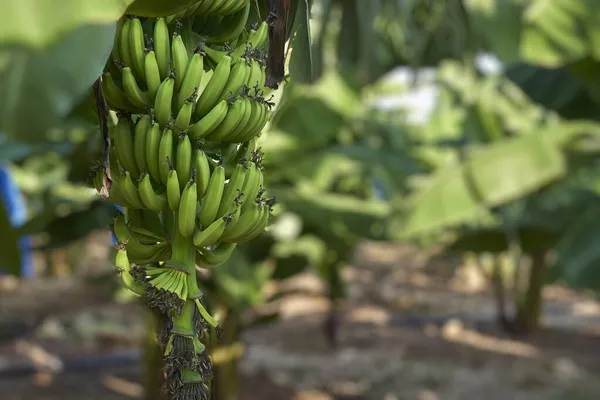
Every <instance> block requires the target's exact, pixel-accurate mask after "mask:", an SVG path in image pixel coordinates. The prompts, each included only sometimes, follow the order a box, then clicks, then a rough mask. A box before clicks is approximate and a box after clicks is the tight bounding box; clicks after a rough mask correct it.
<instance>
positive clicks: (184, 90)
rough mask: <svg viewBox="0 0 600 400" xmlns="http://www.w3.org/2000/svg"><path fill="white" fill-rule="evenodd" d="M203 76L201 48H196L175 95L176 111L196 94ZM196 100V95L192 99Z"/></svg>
mask: <svg viewBox="0 0 600 400" xmlns="http://www.w3.org/2000/svg"><path fill="white" fill-rule="evenodd" d="M203 75H204V57H203V53H202V52H201V47H200V46H198V47H196V48H195V49H194V55H192V58H191V60H190V62H189V64H188V67H187V69H186V71H185V76H184V77H183V82H182V83H181V88H180V89H179V93H177V99H176V106H177V108H178V109H179V108H181V107H183V105H184V103H185V102H186V101H187V100H188V99H189V98H190V97H191V96H192V94H194V93H196V94H197V93H198V88H199V87H200V83H201V82H202V76H203ZM196 98H197V95H196V96H195V97H194V100H196Z"/></svg>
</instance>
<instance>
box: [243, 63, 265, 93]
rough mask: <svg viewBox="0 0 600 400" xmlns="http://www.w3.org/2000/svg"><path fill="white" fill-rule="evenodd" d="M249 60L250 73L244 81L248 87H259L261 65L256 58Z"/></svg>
mask: <svg viewBox="0 0 600 400" xmlns="http://www.w3.org/2000/svg"><path fill="white" fill-rule="evenodd" d="M250 62H251V66H250V74H249V76H248V80H247V81H246V85H247V86H248V87H255V86H256V87H260V81H261V75H262V70H261V65H260V63H259V62H258V61H256V60H250Z"/></svg>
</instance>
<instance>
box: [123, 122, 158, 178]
mask: <svg viewBox="0 0 600 400" xmlns="http://www.w3.org/2000/svg"><path fill="white" fill-rule="evenodd" d="M151 125H152V117H151V116H150V115H148V114H143V115H142V116H140V118H139V119H138V120H137V122H136V123H135V128H134V134H133V155H134V158H135V164H136V165H137V167H138V170H139V171H140V172H142V171H145V170H146V169H147V167H146V137H147V136H148V131H149V130H150V127H151ZM117 151H118V150H117Z"/></svg>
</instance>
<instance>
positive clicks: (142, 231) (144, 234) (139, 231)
mask: <svg viewBox="0 0 600 400" xmlns="http://www.w3.org/2000/svg"><path fill="white" fill-rule="evenodd" d="M129 232H131V235H132V236H133V238H134V239H135V240H137V241H138V242H140V243H143V244H155V243H158V242H164V241H165V240H166V239H167V238H166V237H165V236H163V235H158V234H156V233H155V232H153V231H151V230H148V229H146V228H140V227H137V226H129Z"/></svg>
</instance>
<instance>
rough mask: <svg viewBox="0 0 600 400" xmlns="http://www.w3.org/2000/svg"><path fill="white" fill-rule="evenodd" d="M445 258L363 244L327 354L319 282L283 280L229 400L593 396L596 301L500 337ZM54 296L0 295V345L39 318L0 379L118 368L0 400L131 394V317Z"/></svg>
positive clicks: (11, 383) (481, 301) (5, 383)
mask: <svg viewBox="0 0 600 400" xmlns="http://www.w3.org/2000/svg"><path fill="white" fill-rule="evenodd" d="M455 263H456V262H455V261H453V260H448V259H432V258H429V257H426V256H424V255H423V254H421V253H419V252H417V251H415V250H413V249H411V248H408V247H406V246H398V245H390V244H377V245H375V244H368V245H365V246H363V247H362V248H361V249H360V251H359V252H358V255H357V257H356V260H355V262H354V265H352V266H349V267H348V268H347V269H346V271H345V274H344V275H345V279H346V280H347V281H348V282H349V283H350V290H349V292H350V296H349V297H350V298H349V299H348V301H347V302H346V303H344V304H343V305H342V307H341V313H340V315H341V317H340V321H341V323H340V332H341V334H340V344H339V346H338V348H337V349H331V348H329V347H328V346H327V345H326V342H325V339H324V337H323V335H322V330H321V324H322V321H323V318H324V316H325V313H326V311H327V302H326V301H325V300H324V299H323V297H322V296H321V289H320V283H319V282H318V280H316V279H315V278H314V277H313V276H311V275H310V274H307V275H304V276H302V277H300V278H297V279H294V280H293V281H290V282H287V283H286V285H287V286H294V287H297V288H299V289H302V291H303V292H305V293H306V294H303V295H294V296H292V297H289V298H286V299H285V300H284V301H283V302H282V303H281V304H280V305H279V306H280V307H281V310H282V314H283V319H282V320H281V321H279V322H277V323H276V324H274V325H270V326H264V327H262V328H260V329H255V330H253V331H250V332H247V333H246V334H245V335H244V339H245V341H246V343H247V349H246V354H245V357H244V359H243V361H242V365H241V369H242V372H243V382H242V388H243V389H242V396H241V398H242V399H243V400H259V399H261V400H262V399H272V400H292V399H296V400H300V399H302V400H321V399H323V400H325V399H340V400H341V399H357V400H358V399H364V400H371V399H373V400H375V399H377V400H395V399H398V400H399V399H406V400H409V399H410V400H435V399H443V400H459V399H460V400H462V399H467V400H468V399H477V400H478V399H481V398H483V397H485V398H486V400H504V399H506V400H512V399H515V400H519V399H528V400H530V399H533V400H535V399H549V400H554V399H557V400H558V399H567V398H568V399H596V398H599V396H600V384H599V383H597V382H598V381H599V380H598V376H599V375H600V340H599V339H600V337H599V336H600V305H599V304H598V303H596V302H594V301H592V300H590V299H587V298H584V297H582V296H578V295H575V294H573V293H570V292H568V291H565V290H563V289H560V288H549V289H548V290H547V291H546V293H545V297H546V298H547V302H546V310H545V329H543V330H541V331H540V332H539V333H537V334H536V335H534V336H533V337H531V338H530V339H529V340H527V341H516V340H512V339H511V338H508V337H506V335H504V334H502V333H501V332H498V331H497V329H496V328H495V326H494V324H493V323H492V322H491V321H492V319H493V303H492V302H491V300H490V299H489V297H488V296H487V295H486V294H485V293H481V290H482V288H483V286H482V285H481V283H482V281H481V279H480V278H478V277H477V275H476V274H473V273H472V272H469V271H468V270H467V269H463V270H461V271H460V273H458V274H456V273H455V272H454V268H453V264H455ZM49 285H50V284H48V283H44V286H45V287H46V288H48V287H49ZM94 287H96V286H94ZM21 290H25V289H21ZM64 291H65V293H64V295H63V296H64V297H61V298H62V299H63V301H62V302H60V301H57V300H56V299H55V300H54V303H51V302H50V300H48V299H46V300H43V299H42V297H43V295H40V297H39V298H38V299H37V300H36V298H35V297H31V296H29V299H30V300H31V301H30V302H29V303H28V302H24V301H20V300H19V301H15V298H16V297H15V296H14V295H10V293H9V292H10V291H9V290H4V292H3V293H4V294H2V297H1V298H0V329H1V331H2V333H3V335H2V336H3V337H10V334H8V333H7V332H10V329H9V327H14V326H15V323H14V322H15V321H21V320H23V321H25V319H24V318H22V316H23V315H37V314H39V315H41V316H42V318H43V319H44V323H43V324H42V325H41V326H39V327H38V328H37V330H35V331H31V332H30V333H29V334H28V335H27V336H24V337H20V338H18V340H16V341H15V340H12V341H5V342H4V343H3V344H0V376H1V375H2V373H4V374H6V372H7V371H10V370H13V371H14V366H15V365H18V364H19V363H23V361H24V360H35V361H36V362H37V364H38V368H40V369H42V370H46V371H52V368H59V367H60V362H61V360H60V359H54V358H53V354H59V355H61V356H64V357H72V356H79V357H80V356H82V355H86V354H96V355H97V354H108V353H111V352H113V353H115V354H117V353H118V354H120V355H121V358H122V359H121V360H120V361H121V362H122V366H115V365H114V363H113V366H106V367H105V368H102V369H93V370H86V365H85V363H83V364H82V363H80V364H79V365H76V366H75V371H67V372H66V373H63V374H59V375H54V374H52V373H49V372H45V373H38V374H37V375H29V376H12V377H6V376H5V377H4V378H0V391H1V393H2V395H1V397H2V399H5V400H21V399H40V400H58V399H60V400H75V399H78V400H87V399H90V400H91V399H107V400H113V399H114V400H117V399H133V398H139V396H140V392H141V386H140V385H139V383H138V382H139V381H140V373H139V371H140V366H139V365H137V364H136V363H135V362H133V363H132V360H134V361H135V356H136V348H137V345H138V343H139V342H140V340H141V339H142V338H143V318H142V314H141V313H140V312H139V311H140V309H139V308H138V307H137V306H135V305H131V304H130V305H127V306H123V305H118V304H115V303H114V302H113V301H111V300H110V298H109V297H108V293H107V292H106V291H102V290H96V291H95V292H94V293H95V295H94V296H90V297H91V298H93V299H94V301H93V303H94V304H93V306H90V305H88V304H86V303H85V302H83V301H81V299H80V298H79V297H73V298H72V299H71V298H70V297H69V296H75V295H74V294H73V293H74V292H73V291H72V290H70V289H67V288H65V289H64ZM0 293H2V292H0ZM55 297H56V296H55ZM49 299H51V298H49ZM49 309H50V311H48V310H49ZM15 310H17V311H15ZM27 310H31V311H27ZM40 310H43V312H42V311H40ZM449 316H452V317H453V318H450V317H449ZM29 319H32V320H35V318H33V317H30V318H29ZM21 325H22V326H21V328H23V329H24V327H26V326H28V325H27V323H25V324H21ZM5 333H7V334H6V335H5ZM0 341H1V340H0ZM36 346H39V347H36ZM46 352H50V353H46ZM128 357H129V358H128ZM113 361H115V360H113ZM68 364H69V362H67V365H68Z"/></svg>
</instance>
